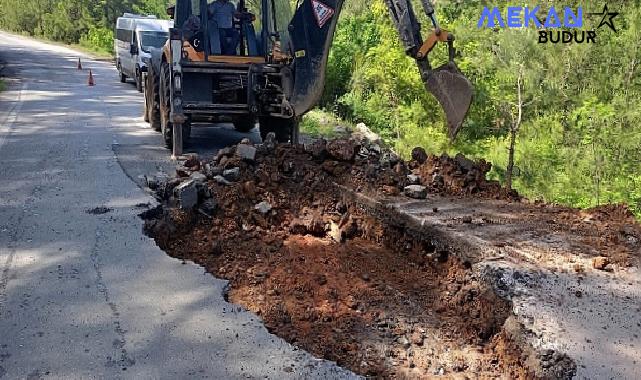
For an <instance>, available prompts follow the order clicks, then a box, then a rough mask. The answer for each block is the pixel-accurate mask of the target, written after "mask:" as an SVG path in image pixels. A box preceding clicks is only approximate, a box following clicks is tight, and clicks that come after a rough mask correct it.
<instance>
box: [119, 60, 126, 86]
mask: <svg viewBox="0 0 641 380" xmlns="http://www.w3.org/2000/svg"><path fill="white" fill-rule="evenodd" d="M118 74H119V75H120V83H127V76H126V75H125V74H123V73H122V66H120V63H119V64H118Z"/></svg>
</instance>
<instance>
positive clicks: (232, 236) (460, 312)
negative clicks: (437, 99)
mask: <svg viewBox="0 0 641 380" xmlns="http://www.w3.org/2000/svg"><path fill="white" fill-rule="evenodd" d="M249 148H255V151H253V150H252V149H249ZM442 162H449V161H438V163H439V165H440V166H439V169H434V172H436V170H438V171H439V173H444V177H445V176H447V178H448V179H452V180H453V179H456V178H459V177H460V176H461V175H464V176H467V175H469V174H470V173H476V174H475V175H477V176H476V177H474V179H473V180H472V179H470V180H468V181H466V182H464V183H462V186H459V184H458V183H452V184H451V185H447V186H443V187H440V188H438V191H439V192H443V193H447V192H449V191H456V194H460V190H461V189H469V188H472V187H476V188H478V189H488V188H487V187H484V186H485V185H483V183H484V182H483V181H484V179H482V178H481V177H480V176H481V175H480V174H478V173H482V172H483V170H484V168H476V166H477V164H474V167H469V168H468V169H467V170H466V171H465V172H463V171H461V170H460V168H458V169H457V170H459V171H461V173H460V174H459V173H457V170H450V169H447V168H445V169H443V167H444V166H446V165H442ZM434 164H435V163H434ZM427 165H430V162H429V157H427V156H426V157H425V161H424V162H422V163H421V162H420V160H413V161H411V162H403V161H402V160H400V159H399V158H398V157H396V156H395V155H394V154H393V153H391V152H388V151H385V150H383V149H381V147H380V146H379V145H377V144H373V143H356V142H354V141H349V140H336V141H329V142H327V141H324V140H318V141H315V142H313V143H311V144H308V145H306V146H296V147H292V146H289V145H277V144H274V143H273V142H272V141H271V140H270V139H269V138H268V139H267V141H266V142H265V143H264V144H263V145H261V146H257V147H253V146H251V144H250V143H249V142H248V141H244V142H243V143H241V144H240V145H239V146H235V147H230V148H227V149H223V150H221V151H220V152H219V153H218V154H217V155H216V157H214V158H213V159H212V160H211V161H200V160H199V159H198V158H197V157H195V156H192V157H186V158H185V160H184V162H183V163H182V164H181V165H180V166H179V168H178V170H177V174H178V176H179V177H180V178H176V179H167V178H164V179H163V178H153V179H151V180H150V183H151V184H152V185H153V186H154V187H155V189H156V192H157V194H158V196H159V198H160V199H162V200H163V201H164V202H165V204H166V205H167V206H169V207H166V208H159V209H157V210H154V211H153V212H151V213H148V214H147V215H146V216H145V218H146V220H147V221H146V223H145V228H146V231H147V233H148V234H149V235H151V236H153V237H155V239H156V241H157V243H158V244H159V246H160V247H161V248H163V249H164V250H165V251H166V252H168V253H169V254H170V255H172V256H174V257H178V258H181V259H186V260H192V261H195V262H197V263H199V264H201V265H203V266H204V267H205V268H206V269H207V270H208V271H209V272H211V273H213V274H215V275H216V276H218V277H221V278H225V279H228V280H229V281H230V284H231V287H230V289H231V291H230V294H229V297H230V298H231V300H232V301H233V302H236V303H239V304H242V305H244V306H245V307H247V308H248V309H250V310H252V311H253V312H255V313H257V314H258V315H260V316H261V317H262V318H263V319H264V321H265V324H266V326H267V327H268V328H269V329H270V330H271V331H272V332H274V333H276V334H277V335H279V336H281V337H284V338H285V339H286V340H288V341H290V342H293V343H295V344H297V345H299V346H301V347H303V348H304V349H306V350H308V351H310V352H312V353H314V354H315V355H317V356H319V357H323V358H326V359H330V360H334V361H337V362H338V363H339V364H341V365H343V366H345V367H347V368H349V369H351V370H353V371H355V372H357V373H360V374H364V375H368V376H373V377H377V378H399V377H401V378H403V377H406V378H427V377H432V376H435V375H443V374H451V375H454V374H456V375H460V376H473V377H477V376H480V377H483V376H485V377H494V376H497V375H504V376H506V377H508V378H519V377H521V378H523V377H527V376H528V375H529V372H528V370H526V369H525V365H524V363H525V361H526V359H525V357H522V355H521V354H520V351H519V349H518V347H517V348H514V347H511V346H510V349H509V350H507V349H506V348H505V347H508V346H509V345H508V344H507V343H506V342H505V339H504V337H503V336H502V335H501V334H500V332H501V331H502V328H503V324H504V323H505V321H506V319H507V318H508V317H509V315H510V313H511V306H510V304H509V302H508V301H506V300H504V299H502V298H500V297H498V296H497V295H496V294H495V293H494V291H493V289H491V287H490V286H488V285H487V283H486V282H485V281H483V280H481V278H480V277H479V275H478V274H477V273H476V271H475V270H473V269H472V263H469V262H465V261H462V260H461V259H459V258H457V257H454V256H451V255H450V253H449V252H447V251H439V250H437V249H436V248H435V247H434V246H433V245H432V243H431V242H430V241H429V237H424V239H423V238H421V237H418V238H417V237H416V235H412V236H410V235H409V234H408V233H407V231H406V230H405V229H404V228H403V227H399V226H394V225H390V224H387V223H386V222H383V221H381V220H378V219H374V218H372V217H370V216H369V215H368V214H367V213H366V212H364V210H362V209H361V208H360V207H359V206H358V205H355V204H353V203H351V202H350V201H349V200H348V199H347V198H346V197H345V193H344V191H342V190H340V189H341V186H343V187H347V188H350V189H354V191H357V192H361V193H364V194H369V195H372V196H376V195H381V194H388V195H389V194H392V195H397V194H400V193H401V192H402V191H404V190H405V189H406V188H407V187H408V186H421V185H417V184H416V183H427V182H423V180H422V179H421V178H420V177H419V178H415V177H417V174H422V173H423V172H426V170H427V169H425V168H426V167H427ZM412 168H414V169H412ZM421 168H423V169H421ZM422 170H423V171H422ZM474 181H478V182H479V183H480V184H479V183H475V182H474ZM454 182H455V181H454ZM185 183H187V184H188V186H185ZM190 187H191V189H192V190H193V192H192V193H191V195H193V194H196V195H197V204H198V206H196V207H195V208H194V209H193V210H192V209H191V208H190V207H183V208H184V209H185V210H181V209H180V207H182V206H184V204H185V203H188V202H189V200H190V199H191V195H189V194H190V193H189V192H188V191H187V190H186V189H187V188H190ZM178 188H179V189H180V193H179V194H177V193H176V189H178ZM430 189H435V188H434V187H432V186H430ZM478 194H479V195H480V194H487V192H486V193H483V192H482V191H479V192H478ZM566 372H568V371H566ZM571 372H572V368H570V369H569V373H571Z"/></svg>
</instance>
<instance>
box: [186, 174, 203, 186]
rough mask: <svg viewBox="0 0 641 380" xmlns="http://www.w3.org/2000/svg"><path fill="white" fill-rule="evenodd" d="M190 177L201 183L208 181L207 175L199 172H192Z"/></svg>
mask: <svg viewBox="0 0 641 380" xmlns="http://www.w3.org/2000/svg"><path fill="white" fill-rule="evenodd" d="M189 178H191V180H193V181H194V182H196V183H197V184H201V185H202V184H204V183H205V182H207V176H206V175H204V174H202V173H199V172H194V173H192V174H191V176H189Z"/></svg>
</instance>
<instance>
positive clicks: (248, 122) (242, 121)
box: [234, 117, 256, 133]
mask: <svg viewBox="0 0 641 380" xmlns="http://www.w3.org/2000/svg"><path fill="white" fill-rule="evenodd" d="M255 126H256V119H255V118H253V117H239V118H236V119H234V129H235V130H237V131H238V132H241V133H247V132H249V131H251V130H252V129H254V127H255Z"/></svg>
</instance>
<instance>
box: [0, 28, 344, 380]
mask: <svg viewBox="0 0 641 380" xmlns="http://www.w3.org/2000/svg"><path fill="white" fill-rule="evenodd" d="M79 56H81V57H82V58H83V66H84V69H85V70H83V71H78V70H76V62H77V59H78V57H79ZM0 60H1V61H4V63H5V65H6V67H5V72H8V73H9V75H10V76H13V77H15V78H19V80H17V81H16V80H12V81H11V82H10V85H9V88H8V90H7V91H5V92H4V93H3V94H1V95H0V378H6V379H17V378H29V379H35V378H47V379H49V378H52V379H53V378H65V379H76V378H83V379H84V378H110V379H112V378H113V379H117V378H132V379H134V378H135V379H143V378H167V379H179V378H213V379H235V378H278V379H280V378H349V377H352V376H353V375H352V374H351V373H349V372H347V371H344V370H342V369H340V368H338V367H337V366H335V365H334V364H332V363H328V362H325V361H321V360H317V359H315V358H313V357H312V356H311V355H309V354H308V353H305V352H303V351H301V350H298V349H296V348H295V347H293V346H291V345H289V344H287V343H286V342H284V341H283V340H281V339H279V338H277V337H275V336H272V335H270V334H269V333H268V332H267V331H266V329H265V328H264V327H263V326H262V324H261V322H260V320H259V319H258V318H257V317H256V316H254V315H252V314H250V313H248V312H245V311H243V310H241V309H240V308H239V307H238V306H235V305H231V304H228V303H226V302H225V301H224V299H223V289H224V287H225V285H226V283H225V282H223V281H221V280H217V279H214V278H213V277H211V276H210V275H207V274H205V273H204V271H203V269H201V268H200V267H198V266H196V265H193V264H188V263H181V262H180V261H177V260H174V259H171V258H169V257H168V256H166V255H165V253H163V252H162V251H161V250H160V249H159V248H158V247H157V246H156V245H155V243H154V242H153V241H152V240H151V239H149V238H147V237H145V236H143V234H142V221H141V220H140V219H139V218H138V216H137V215H138V214H139V213H140V212H142V211H144V210H145V207H146V205H153V202H154V201H153V199H152V198H151V197H150V196H149V195H148V194H147V193H145V191H143V190H142V189H141V187H139V186H138V185H137V184H136V182H141V180H140V178H141V175H143V174H148V173H150V172H153V171H155V170H157V169H158V168H167V167H169V161H168V157H169V152H168V151H167V150H165V149H164V148H163V147H162V142H161V136H160V134H158V133H156V132H153V131H152V130H151V129H150V128H149V127H148V126H147V124H145V123H143V121H142V118H141V117H140V115H141V111H142V99H143V98H142V95H140V94H138V93H137V92H136V90H135V87H134V86H133V84H121V83H119V82H118V79H117V73H116V71H115V69H114V68H113V67H112V65H111V64H110V63H105V62H97V61H92V60H90V59H89V58H88V57H86V56H84V55H82V54H80V53H77V52H74V51H72V50H69V49H67V48H63V47H59V46H54V45H47V44H44V43H40V42H36V41H33V40H30V39H26V38H22V37H16V36H12V35H9V34H5V33H0ZM88 69H91V70H92V72H93V75H94V77H95V80H96V86H95V87H89V86H87V77H88ZM194 134H195V135H196V139H195V141H196V142H197V143H196V144H194V145H192V147H191V149H192V150H195V151H197V152H200V153H211V152H213V151H214V150H215V149H216V148H218V147H222V146H225V145H228V144H230V143H233V142H237V141H239V140H240V139H241V138H242V137H246V135H240V134H237V133H235V132H233V131H232V130H230V128H229V127H227V128H222V129H221V128H216V129H212V128H207V129H202V130H198V129H195V133H194ZM252 138H253V139H256V138H257V137H256V133H255V132H254V133H253V135H252Z"/></svg>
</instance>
